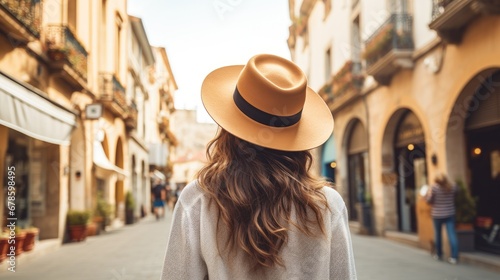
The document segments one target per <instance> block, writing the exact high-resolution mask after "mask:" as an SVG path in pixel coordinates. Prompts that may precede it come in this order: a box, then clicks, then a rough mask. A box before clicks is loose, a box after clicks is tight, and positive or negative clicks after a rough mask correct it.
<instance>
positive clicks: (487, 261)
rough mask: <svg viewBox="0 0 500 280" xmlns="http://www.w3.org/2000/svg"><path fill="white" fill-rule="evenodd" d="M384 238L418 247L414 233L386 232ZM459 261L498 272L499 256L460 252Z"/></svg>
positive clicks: (478, 252) (499, 271) (499, 269)
mask: <svg viewBox="0 0 500 280" xmlns="http://www.w3.org/2000/svg"><path fill="white" fill-rule="evenodd" d="M385 238H386V239H388V240H391V241H396V242H398V243H401V244H406V245H410V246H412V247H414V248H419V249H421V248H420V246H419V241H418V237H417V236H416V235H414V234H406V233H401V232H394V231H392V232H386V236H385ZM459 262H460V263H462V264H469V265H474V266H477V267H481V268H486V269H489V270H491V271H495V272H498V273H500V256H499V255H495V254H490V253H486V252H481V251H475V252H467V253H465V252H460V256H459Z"/></svg>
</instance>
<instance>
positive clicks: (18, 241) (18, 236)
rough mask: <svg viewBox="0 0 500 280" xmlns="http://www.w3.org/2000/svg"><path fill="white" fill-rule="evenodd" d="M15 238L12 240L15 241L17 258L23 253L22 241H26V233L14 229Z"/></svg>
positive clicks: (17, 228)
mask: <svg viewBox="0 0 500 280" xmlns="http://www.w3.org/2000/svg"><path fill="white" fill-rule="evenodd" d="M15 232H16V237H15V238H14V240H15V245H14V246H15V247H16V256H19V255H20V254H22V253H23V245H24V240H25V239H26V232H25V231H23V230H21V229H20V228H19V227H16V230H15Z"/></svg>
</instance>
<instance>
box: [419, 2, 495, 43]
mask: <svg viewBox="0 0 500 280" xmlns="http://www.w3.org/2000/svg"><path fill="white" fill-rule="evenodd" d="M431 1H432V20H431V22H430V23H429V28H430V29H433V30H435V31H436V32H437V33H438V35H439V36H440V37H441V38H442V39H443V40H445V41H446V42H447V43H450V44H459V43H460V42H461V41H462V35H463V33H464V30H465V28H466V27H467V25H468V24H469V23H470V22H471V21H473V20H474V19H475V18H476V17H477V16H478V15H481V14H500V0H431Z"/></svg>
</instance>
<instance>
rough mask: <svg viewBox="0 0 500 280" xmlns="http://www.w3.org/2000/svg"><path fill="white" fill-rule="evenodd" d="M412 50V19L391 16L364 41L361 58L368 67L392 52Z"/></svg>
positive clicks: (405, 15)
mask: <svg viewBox="0 0 500 280" xmlns="http://www.w3.org/2000/svg"><path fill="white" fill-rule="evenodd" d="M412 49H413V17H412V16H411V15H408V14H392V15H391V16H390V17H389V18H388V19H387V20H386V21H385V22H384V23H383V24H382V25H381V26H380V27H379V28H378V29H377V30H376V31H375V32H374V33H373V34H372V35H371V36H370V37H369V38H368V39H367V40H366V41H365V51H364V53H363V58H364V59H365V60H366V66H367V67H370V66H371V65H373V64H374V63H375V62H377V60H379V59H380V58H382V57H384V56H385V55H387V54H388V53H389V52H390V51H392V50H412Z"/></svg>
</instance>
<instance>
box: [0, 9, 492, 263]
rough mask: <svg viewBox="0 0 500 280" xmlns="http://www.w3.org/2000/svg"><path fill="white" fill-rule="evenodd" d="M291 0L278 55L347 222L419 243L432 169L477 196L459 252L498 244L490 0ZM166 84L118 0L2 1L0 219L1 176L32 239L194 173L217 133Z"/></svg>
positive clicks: (161, 58) (142, 198)
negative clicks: (296, 74) (317, 107)
mask: <svg viewBox="0 0 500 280" xmlns="http://www.w3.org/2000/svg"><path fill="white" fill-rule="evenodd" d="M229 2H230V1H229ZM233 2H234V3H235V2H236V1H233ZM288 2H289V14H290V21H291V25H290V29H289V31H290V36H289V38H288V46H289V49H290V54H291V58H292V60H293V61H295V62H296V63H297V64H298V65H299V66H301V67H302V69H303V70H304V71H305V73H306V74H307V76H308V79H309V83H310V86H311V87H312V88H313V89H314V90H316V91H317V92H318V93H319V94H320V95H321V96H322V97H323V98H324V99H325V101H326V102H327V104H328V105H329V107H330V109H331V111H332V114H333V116H334V118H335V129H334V133H333V135H332V137H331V138H330V139H329V140H328V141H327V142H326V143H325V144H324V145H323V146H322V147H320V148H318V149H316V150H315V152H316V153H317V156H316V159H317V161H316V162H315V171H316V172H317V173H318V174H321V175H322V176H325V177H327V178H328V179H329V180H331V181H333V182H335V184H336V188H337V190H338V191H339V192H340V193H341V194H342V196H343V197H344V200H345V202H346V204H347V206H348V210H349V215H350V217H349V218H350V225H351V229H352V230H353V232H357V233H368V234H376V235H380V236H386V237H389V238H394V239H398V240H400V241H403V242H406V243H410V244H413V245H416V246H419V247H424V248H429V247H430V246H431V245H430V244H431V243H430V242H431V240H432V239H433V238H432V232H433V229H432V221H431V218H430V208H429V206H428V205H427V204H426V203H424V202H423V201H422V200H421V199H420V197H419V191H420V189H421V187H422V186H424V185H430V184H432V182H433V176H434V174H436V173H437V172H440V171H442V172H446V173H447V174H448V175H449V177H450V179H452V180H453V181H459V182H461V183H462V184H463V185H465V186H466V188H467V189H468V190H470V192H471V193H472V195H473V196H474V197H476V198H477V200H476V201H477V203H476V205H474V206H473V210H474V211H475V212H476V214H475V215H473V216H475V218H474V220H472V221H471V222H473V225H474V226H473V228H472V229H471V230H468V231H467V232H468V233H471V232H472V235H470V234H469V236H472V239H473V241H474V242H475V244H473V245H472V246H471V247H470V248H469V249H470V250H485V251H489V252H493V253H496V254H500V232H499V231H500V230H499V229H500V216H499V215H500V208H499V207H498V201H500V93H499V91H500V89H499V88H500V51H499V49H500V48H499V46H500V16H499V14H500V1H498V0H425V1H412V0H370V1H360V0H338V1H334V0H303V1H300V0H298V1H295V0H289V1H288ZM241 8H242V9H243V7H241ZM235 17H236V14H235ZM169 55H171V56H174V55H175V54H169ZM217 60H219V58H217ZM220 60H222V58H220ZM195 62H196V61H189V62H186V63H195ZM176 90H177V83H176V80H175V78H174V73H173V71H172V69H171V67H170V63H169V57H168V55H167V52H166V50H165V48H163V47H152V46H150V43H149V41H148V36H147V34H146V31H145V27H144V24H143V21H142V19H141V18H138V17H135V16H131V15H128V13H127V1H125V0H113V1H111V0H88V1H82V0H43V1H42V0H20V1H19V0H17V1H13V0H0V169H1V170H2V171H1V172H0V181H1V182H2V183H3V186H4V187H3V190H4V191H2V192H0V218H1V219H2V222H3V223H5V221H6V219H7V217H11V216H10V213H9V212H8V208H7V204H6V201H7V196H6V189H7V186H8V182H9V181H11V180H12V181H14V182H15V186H16V189H17V192H16V201H15V203H16V207H15V217H16V218H17V219H18V220H17V221H18V225H20V226H21V227H28V226H35V227H37V228H39V229H40V233H39V237H40V239H42V240H43V239H56V240H58V241H62V240H63V239H64V236H65V230H66V213H67V212H68V210H90V211H94V210H95V209H96V207H97V206H98V204H99V203H100V202H105V203H106V204H107V205H110V206H111V208H112V214H111V215H110V223H113V224H115V225H118V226H119V225H121V224H123V223H125V222H126V220H127V214H126V213H127V209H126V208H127V204H126V201H127V200H126V198H127V197H132V198H133V201H134V202H135V203H133V207H132V209H128V210H132V213H133V214H132V216H133V217H132V220H137V219H138V218H140V217H142V216H144V215H146V214H147V213H148V212H149V209H150V207H151V205H150V203H151V202H150V187H151V180H152V179H154V178H158V179H160V180H163V181H165V182H169V183H171V184H172V185H175V186H181V187H182V186H183V185H184V184H185V183H186V182H188V181H190V180H192V179H193V178H194V176H195V173H196V172H197V171H198V169H199V168H200V167H201V166H202V165H203V162H204V161H205V160H206V159H205V145H206V143H207V142H208V141H209V140H210V139H211V138H212V137H213V136H214V135H215V131H216V125H215V124H200V123H197V122H196V115H195V114H196V113H195V111H190V110H177V111H176V110H175V108H174V98H173V97H174V93H175V91H176ZM9 167H15V176H11V177H9V176H7V175H8V173H7V170H8V168H9ZM127 193H129V196H127ZM474 236H475V238H474ZM461 248H462V250H464V249H465V247H461Z"/></svg>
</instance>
